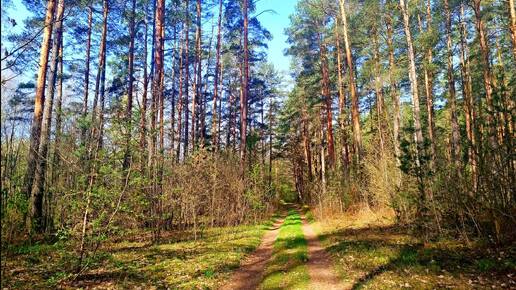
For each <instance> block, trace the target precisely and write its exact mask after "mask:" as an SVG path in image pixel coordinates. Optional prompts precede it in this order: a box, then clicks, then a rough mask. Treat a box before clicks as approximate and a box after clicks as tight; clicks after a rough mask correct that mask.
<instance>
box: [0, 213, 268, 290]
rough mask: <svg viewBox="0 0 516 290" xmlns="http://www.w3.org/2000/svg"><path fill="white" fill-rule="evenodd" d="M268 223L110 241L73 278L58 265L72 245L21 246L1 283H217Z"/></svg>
mask: <svg viewBox="0 0 516 290" xmlns="http://www.w3.org/2000/svg"><path fill="white" fill-rule="evenodd" d="M271 224H272V223H271V222H266V223H265V224H262V225H243V226H237V227H224V228H213V229H207V230H205V232H204V234H203V235H202V237H201V238H199V239H198V240H197V241H194V240H191V239H189V240H185V241H177V237H176V236H171V237H169V238H168V240H167V238H164V239H163V243H162V244H159V245H149V244H148V243H144V242H127V241H125V242H118V243H115V244H111V245H109V247H108V248H106V249H103V250H102V252H100V253H99V255H98V256H99V257H102V259H101V260H99V261H98V262H96V263H95V264H93V266H92V268H90V269H88V271H86V272H85V273H83V275H81V276H79V277H77V278H76V279H75V280H73V281H72V278H71V277H73V273H72V271H73V270H72V267H70V266H67V267H62V258H63V257H67V259H66V260H70V259H68V258H70V256H71V255H73V254H74V253H73V252H72V251H70V250H66V251H65V250H61V251H59V252H57V251H56V247H55V246H46V245H40V246H31V247H24V248H20V249H16V251H13V252H14V253H13V254H12V256H10V257H9V258H8V259H9V261H8V263H7V267H8V269H11V270H13V271H6V272H5V274H6V277H2V278H6V279H5V280H4V279H3V280H4V281H2V287H7V288H20V289H29V288H38V289H45V288H47V289H54V288H56V287H58V286H60V287H63V288H91V287H99V288H113V287H114V288H117V289H119V288H120V289H128V288H141V289H147V288H152V287H157V288H158V289H161V288H163V289H167V288H169V289H216V288H218V287H219V286H221V284H222V283H223V282H224V281H226V280H227V279H228V278H229V276H230V274H231V272H232V271H233V270H234V269H236V268H238V267H239V265H240V261H241V260H242V259H243V258H244V257H245V255H246V254H248V253H250V252H252V251H254V250H255V249H256V247H257V246H258V245H259V244H260V241H261V237H262V235H263V233H264V232H265V231H266V230H267V229H268V228H269V227H270V226H271ZM177 234H179V235H181V233H177ZM59 253H60V254H59ZM3 258H6V257H3ZM66 269H70V271H67V270H66Z"/></svg>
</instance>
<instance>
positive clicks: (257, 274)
mask: <svg viewBox="0 0 516 290" xmlns="http://www.w3.org/2000/svg"><path fill="white" fill-rule="evenodd" d="M292 212H294V213H296V214H299V215H298V217H301V220H300V221H299V220H298V222H299V225H298V226H299V227H300V229H301V231H302V237H301V239H303V240H304V244H305V246H306V247H305V250H306V254H307V256H305V257H307V258H305V259H303V261H302V262H301V263H302V264H304V267H306V269H307V272H308V276H309V281H307V282H308V289H314V290H317V289H324V290H332V289H345V288H346V287H345V286H344V285H342V283H341V281H340V279H339V277H338V275H337V273H336V272H335V271H334V269H333V264H332V260H331V257H330V256H329V255H328V253H327V252H326V250H325V249H324V247H323V246H322V245H321V243H320V241H319V239H318V236H317V234H316V233H315V231H314V230H313V228H312V226H311V225H310V224H309V222H308V221H307V219H306V217H305V215H304V214H303V213H302V212H301V210H299V208H297V207H296V208H295V209H293V211H292ZM290 216H291V215H289V217H290ZM286 220H288V218H282V219H280V220H278V221H276V222H275V223H274V225H273V227H272V229H271V230H269V231H268V232H267V233H265V235H264V237H263V239H262V242H261V244H260V246H259V247H258V248H257V249H256V251H255V252H254V253H252V254H251V256H250V257H249V258H247V259H246V260H245V261H244V262H243V263H242V265H241V267H240V268H239V269H238V270H236V272H235V273H233V275H232V276H231V278H230V280H229V282H228V283H227V284H226V285H224V286H223V287H222V288H221V289H257V288H259V289H268V288H269V287H270V286H272V285H271V284H270V282H269V283H267V282H265V281H264V279H266V277H269V276H270V275H271V273H267V272H269V271H268V270H269V267H270V266H271V265H272V264H274V262H275V261H274V257H275V255H278V253H277V252H278V248H277V247H276V250H274V249H275V243H276V242H277V240H278V239H279V240H282V239H285V237H283V238H281V237H279V236H280V229H281V228H282V226H287V225H288V224H292V221H288V222H285V221H286ZM279 248H280V250H279V252H282V251H285V249H283V250H281V247H279ZM286 251H290V249H288V250H286ZM275 252H276V254H275ZM280 254H281V253H280ZM290 258H293V256H291V257H290ZM290 260H291V259H288V261H283V263H284V264H287V265H288V264H290V263H292V261H290ZM282 272H283V275H286V276H291V275H294V276H295V274H293V273H291V272H289V269H288V267H287V268H286V269H284V270H283V271H282ZM308 276H307V278H308ZM283 278H284V280H288V278H286V277H285V276H284V277H283ZM282 283H283V282H282ZM288 284H289V283H286V285H288ZM286 285H274V287H277V286H279V287H282V286H285V287H286V288H291V287H292V286H293V285H289V286H286ZM298 286H301V285H298ZM294 288H295V286H294ZM347 288H349V287H347ZM303 289H304V288H303Z"/></svg>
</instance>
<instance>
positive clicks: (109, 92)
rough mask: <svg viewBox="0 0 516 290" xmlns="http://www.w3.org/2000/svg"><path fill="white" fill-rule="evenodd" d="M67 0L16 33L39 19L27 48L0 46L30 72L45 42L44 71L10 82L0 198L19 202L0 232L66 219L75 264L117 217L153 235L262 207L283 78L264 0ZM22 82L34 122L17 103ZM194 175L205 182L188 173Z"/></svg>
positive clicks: (227, 220) (8, 60) (234, 218)
mask: <svg viewBox="0 0 516 290" xmlns="http://www.w3.org/2000/svg"><path fill="white" fill-rule="evenodd" d="M65 2H66V1H62V0H59V1H57V0H56V1H47V3H46V4H47V7H46V10H45V11H46V14H45V15H43V16H44V19H41V17H42V15H39V14H36V15H35V16H34V18H30V19H28V20H27V21H33V22H30V23H27V24H26V26H27V31H26V32H24V34H23V35H20V36H18V35H10V38H9V41H12V44H13V46H14V45H16V44H17V43H21V44H22V45H23V44H24V43H26V42H25V41H27V38H28V37H33V36H32V34H31V33H30V32H32V30H35V31H38V30H39V31H40V33H41V36H39V37H38V36H36V37H33V39H32V40H30V39H29V40H28V42H27V43H30V45H29V46H28V47H30V48H31V50H26V51H22V50H18V51H21V52H17V51H15V50H13V51H12V54H11V53H9V54H7V55H6V56H5V58H2V67H4V63H5V64H10V70H12V71H19V72H22V73H24V74H27V73H28V72H29V71H30V69H32V67H31V66H30V65H29V63H28V62H27V63H25V64H22V62H23V61H25V58H24V57H25V56H27V58H30V57H33V55H34V54H35V53H39V54H40V56H41V57H40V58H41V59H40V64H39V68H38V70H39V72H38V77H37V82H36V83H35V84H34V85H33V84H32V83H29V84H20V87H19V89H18V90H17V91H16V95H6V98H8V99H9V102H6V105H7V106H8V107H9V108H10V109H9V110H10V111H7V110H5V111H4V110H2V128H3V129H2V131H4V128H5V129H7V131H8V132H12V133H10V135H9V134H8V135H6V136H9V138H8V139H7V140H5V141H4V138H3V137H2V151H4V148H5V149H8V150H7V151H6V152H8V153H6V154H4V153H3V152H2V189H4V188H5V189H6V191H2V205H4V204H5V203H4V201H5V202H7V203H8V204H11V205H12V206H9V207H6V208H3V209H2V221H6V224H9V225H10V226H9V227H2V234H4V233H6V232H8V233H9V239H13V238H15V237H16V236H21V235H23V234H24V233H26V232H29V233H30V234H31V236H32V237H33V238H36V239H39V238H40V236H41V235H51V234H55V232H56V231H57V230H59V231H67V232H68V231H69V232H70V235H71V236H72V237H73V239H71V240H73V241H74V243H75V245H76V248H77V257H78V264H79V269H80V268H81V267H83V266H84V265H86V264H87V263H86V262H85V261H86V260H87V259H88V258H89V257H90V255H91V254H94V253H95V252H96V249H97V248H98V247H99V244H100V243H101V242H102V241H104V240H105V239H107V238H108V236H109V235H110V234H112V233H113V232H116V231H120V230H121V229H123V230H126V229H127V230H128V229H131V228H135V227H136V228H139V229H143V230H147V229H148V230H149V231H151V232H152V233H153V235H152V236H153V240H155V241H157V240H158V239H159V238H160V235H161V231H163V230H166V229H173V228H193V229H194V231H195V232H197V231H198V230H199V228H201V226H202V227H204V226H205V225H209V226H216V225H224V224H237V223H241V222H244V221H246V220H248V219H251V218H253V219H254V218H257V217H258V216H260V215H264V214H266V213H267V211H264V209H267V210H269V209H271V208H272V207H270V205H268V204H265V203H266V201H267V202H270V200H271V199H272V197H271V196H272V188H273V186H275V185H274V183H273V178H272V175H273V174H274V172H273V171H272V166H273V160H274V159H275V158H276V156H277V152H276V149H275V148H276V146H275V145H274V144H275V142H276V141H275V136H276V134H275V126H276V123H277V121H276V116H275V114H276V113H277V112H278V111H279V96H280V95H281V94H282V92H281V91H280V86H281V83H282V81H281V78H280V76H279V72H278V71H276V70H275V69H274V68H273V67H272V66H271V65H269V64H267V63H266V60H265V57H266V52H265V50H264V47H265V45H264V44H265V41H266V40H267V39H270V38H271V35H270V33H269V32H268V31H267V30H266V29H265V28H264V27H263V26H262V25H261V23H260V22H259V21H258V19H257V18H256V6H255V1H224V0H220V1H219V0H213V1H200V0H199V1H177V0H171V1H164V0H156V1H147V0H145V1H130V2H128V3H122V2H120V3H118V2H113V1H109V0H103V1H86V2H84V3H71V4H70V5H69V6H67V7H66V9H65V7H64V4H65ZM26 4H27V5H29V8H31V10H34V11H37V9H32V8H33V7H32V6H37V5H38V4H35V3H29V2H27V3H26ZM66 4H68V3H67V2H66ZM39 8H41V7H39ZM213 11H216V12H217V13H212V12H213ZM34 19H35V20H34ZM38 21H39V22H38ZM209 22H213V23H215V25H214V27H213V30H212V32H211V35H210V32H209V31H207V29H206V25H205V23H209ZM35 26H39V27H35ZM193 31H195V33H193ZM191 32H192V33H191ZM6 39H7V38H6ZM34 39H37V40H39V39H41V40H42V42H41V45H40V46H39V47H38V46H37V45H36V44H35V43H34V44H33V43H31V41H33V40H34ZM63 39H65V40H66V41H63ZM212 39H213V41H212ZM3 40H4V38H2V41H3ZM38 45H39V44H38ZM82 49H84V50H82ZM79 50H81V51H82V52H81V53H80V54H79V53H77V51H79ZM18 54H20V55H18ZM29 55H30V57H28V56H29ZM92 75H93V76H94V77H91V76H92ZM13 80H14V81H13ZM13 80H5V83H4V79H3V80H2V81H3V85H2V86H3V87H2V90H3V89H4V85H6V84H7V83H8V82H9V81H11V82H12V83H15V80H17V78H16V77H15V78H13ZM2 92H4V91H2ZM22 92H23V98H24V99H23V100H25V99H27V100H26V102H25V101H24V102H25V103H27V104H28V105H27V104H25V103H23V106H25V107H24V110H26V111H27V112H29V113H27V115H29V114H30V116H31V117H32V118H33V122H32V124H31V125H32V129H31V132H30V136H28V134H26V133H25V132H23V131H22V130H21V129H20V128H21V127H20V124H23V123H25V122H27V121H26V120H24V119H23V118H22V117H17V116H18V115H20V114H18V113H16V111H15V110H18V109H17V108H18V107H20V106H22V105H21V104H22V103H21V101H20V98H21V97H22ZM28 95H35V98H34V99H33V100H29V99H28V98H27V96H28ZM3 100H4V96H2V102H4V101H3ZM31 103H33V104H34V105H35V107H34V108H35V109H34V112H32V111H31V110H32V109H31V106H32V104H31ZM2 107H3V106H2ZM4 112H9V114H8V115H9V117H8V118H11V119H4ZM11 112H12V113H11ZM16 114H18V115H16ZM6 116H7V115H6ZM20 116H21V115H20ZM14 118H19V119H14ZM210 128H211V129H210ZM238 128H240V130H238ZM225 136H231V138H230V139H226V138H225ZM25 141H30V148H26V147H25V145H24V144H25V143H24V142H25ZM236 148H240V150H241V154H238V151H239V150H237V149H236ZM22 156H24V157H25V156H26V157H27V163H25V162H20V158H21V157H22ZM199 158H200V159H203V158H204V159H205V160H211V161H213V162H217V164H211V163H209V162H208V163H206V162H201V163H196V162H198V161H199ZM239 165H240V167H241V169H242V171H239V170H237V172H236V174H233V172H232V170H233V169H234V168H239ZM191 170H194V171H195V172H194V171H191ZM201 171H204V172H205V173H206V174H205V175H201V174H199V175H197V173H199V172H201ZM196 172H197V173H196ZM20 175H22V176H23V180H21V179H20V178H19V176H20ZM191 175H196V176H198V177H199V178H198V179H196V181H195V182H197V183H202V184H203V186H204V185H206V186H207V187H202V188H201V187H199V188H197V187H192V186H194V184H193V183H191V182H193V180H192V179H191V178H190V177H189V176H191ZM178 182H181V183H178ZM224 183H226V184H224ZM179 189H180V191H181V192H178V190H179ZM228 191H232V192H234V194H233V195H232V197H231V199H228V196H226V195H225V194H226V193H227V192H228ZM230 200H231V201H236V203H232V202H229V201H230ZM215 206H216V207H217V208H215ZM207 208H209V210H206V209H207ZM131 212H132V213H134V214H130V213H131ZM2 224H4V223H2Z"/></svg>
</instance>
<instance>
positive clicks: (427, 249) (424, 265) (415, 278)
mask: <svg viewBox="0 0 516 290" xmlns="http://www.w3.org/2000/svg"><path fill="white" fill-rule="evenodd" d="M318 226H319V227H321V230H320V231H319V234H320V237H321V241H322V243H323V246H325V247H326V249H327V250H328V252H329V253H330V255H331V256H332V258H333V260H334V262H335V266H336V269H337V271H338V273H339V275H340V277H341V279H342V280H343V282H344V283H346V284H347V285H349V286H350V288H353V289H402V288H410V289H436V288H437V289H445V288H453V289H476V288H482V289H483V288H496V289H499V288H507V287H509V285H515V284H514V281H513V279H514V275H513V273H514V271H515V270H516V267H515V263H514V256H515V254H516V249H515V248H514V247H509V248H505V249H503V250H502V251H496V250H493V249H485V248H481V247H466V246H465V245H464V244H463V243H461V242H459V241H453V240H447V241H441V242H430V243H427V244H423V243H421V242H420V240H419V239H418V237H417V236H414V235H412V234H410V233H409V232H407V231H405V230H403V229H400V228H398V227H396V225H388V226H386V225H376V224H374V223H373V224H359V225H358V226H357V225H351V224H347V223H345V222H338V223H334V224H331V225H330V224H329V223H328V225H327V226H324V225H321V223H319V222H318Z"/></svg>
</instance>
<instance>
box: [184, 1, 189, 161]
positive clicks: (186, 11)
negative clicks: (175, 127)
mask: <svg viewBox="0 0 516 290" xmlns="http://www.w3.org/2000/svg"><path fill="white" fill-rule="evenodd" d="M189 6H190V1H189V0H186V8H185V13H186V19H185V22H186V27H185V60H184V62H185V65H184V66H185V80H184V85H185V93H184V96H185V97H184V98H185V99H184V104H183V107H184V110H185V125H184V127H185V128H184V129H185V136H184V149H183V151H184V157H185V158H186V156H187V155H188V152H189V150H190V148H189V146H188V143H189V142H188V135H189V133H190V132H189V131H188V130H189V125H188V121H189V120H188V119H189V109H188V102H189V100H188V98H189V97H188V86H189V80H190V65H189V63H188V61H189V56H190V53H189V46H190V44H189V33H188V32H189V29H190V25H189V24H190V23H189V22H190V17H189V15H190V10H189Z"/></svg>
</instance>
